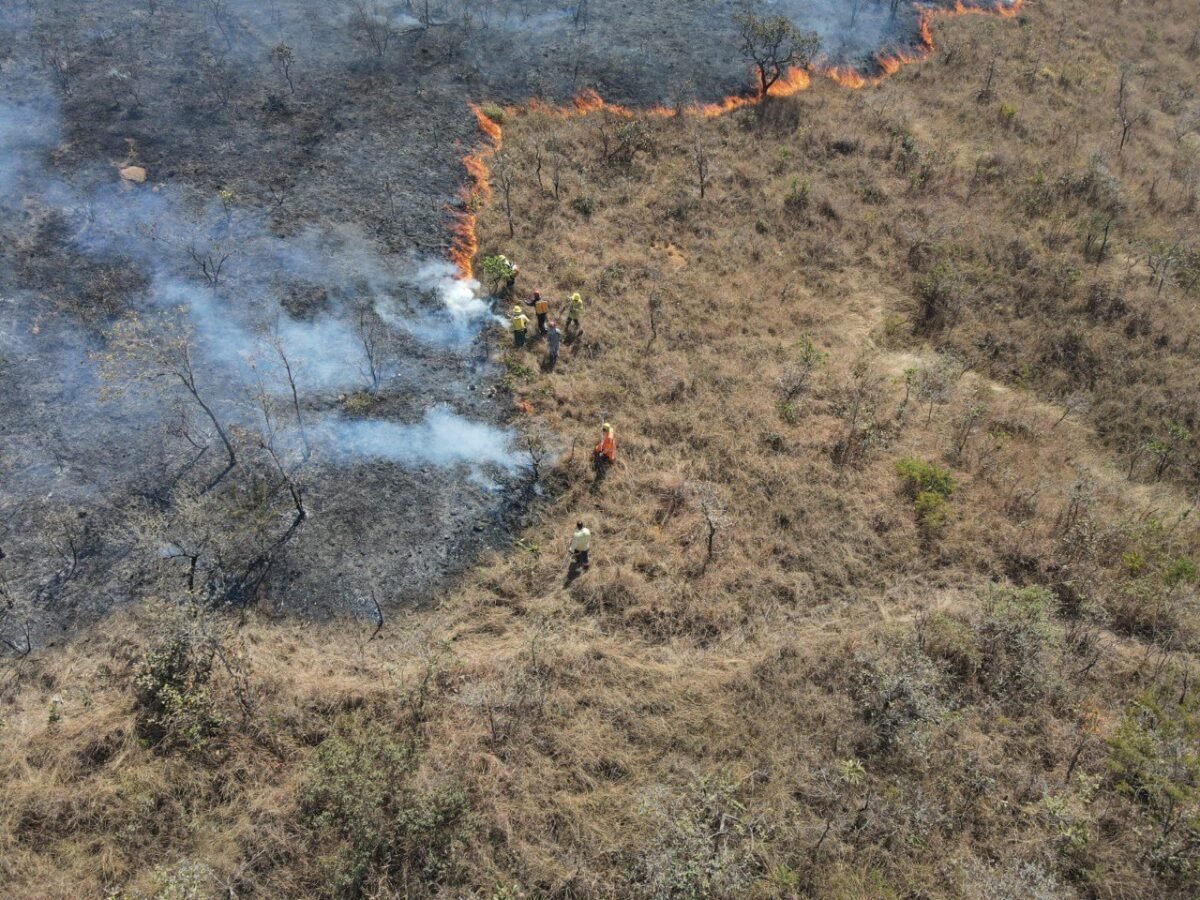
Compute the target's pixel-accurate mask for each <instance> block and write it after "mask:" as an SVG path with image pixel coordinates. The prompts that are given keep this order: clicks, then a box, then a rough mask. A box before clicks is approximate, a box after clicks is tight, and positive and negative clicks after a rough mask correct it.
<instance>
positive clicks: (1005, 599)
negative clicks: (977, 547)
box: [977, 587, 1061, 703]
mask: <svg viewBox="0 0 1200 900" xmlns="http://www.w3.org/2000/svg"><path fill="white" fill-rule="evenodd" d="M1053 604H1054V596H1053V595H1052V594H1051V593H1050V592H1049V591H1048V590H1046V589H1045V588H1039V587H1030V588H1019V589H1018V588H995V589H993V590H991V591H990V592H989V593H988V594H987V595H986V596H985V597H984V600H983V617H982V619H981V620H980V622H979V625H978V626H977V631H978V635H979V647H980V651H981V653H980V660H981V668H980V674H981V681H982V683H983V685H984V686H985V688H986V689H987V690H988V692H989V693H990V694H992V696H994V697H998V698H1003V699H1007V700H1012V701H1015V702H1018V703H1024V702H1029V701H1033V700H1036V699H1038V698H1041V697H1043V696H1045V695H1046V694H1048V693H1050V692H1051V691H1052V690H1053V689H1054V688H1055V683H1054V674H1053V673H1054V668H1053V654H1054V651H1055V650H1056V649H1057V648H1058V647H1059V644H1060V641H1061V638H1060V634H1059V630H1058V629H1057V628H1056V627H1055V625H1054V624H1053V623H1052V622H1051V621H1050V609H1051V608H1052V606H1053Z"/></svg>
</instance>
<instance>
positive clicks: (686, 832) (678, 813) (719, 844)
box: [630, 777, 764, 898]
mask: <svg viewBox="0 0 1200 900" xmlns="http://www.w3.org/2000/svg"><path fill="white" fill-rule="evenodd" d="M736 792H737V787H736V784H735V783H734V782H733V780H732V779H730V778H727V777H716V778H699V779H697V780H696V781H695V782H693V783H692V785H691V786H690V788H689V790H688V792H687V794H686V795H685V796H684V797H682V798H680V799H679V800H677V801H674V802H666V803H662V802H660V803H655V804H653V805H652V806H651V807H650V810H649V811H650V812H651V814H652V816H653V818H655V819H657V820H658V822H657V823H656V824H657V825H658V827H657V828H656V829H655V832H654V837H653V838H652V843H651V844H650V846H649V847H648V849H647V850H646V851H644V853H643V854H642V858H641V865H640V866H639V867H638V869H639V871H637V872H636V882H635V885H633V886H632V887H633V888H634V890H633V891H631V892H630V893H636V894H638V895H640V896H649V897H677V898H693V897H694V898H700V897H742V896H746V895H747V894H748V893H749V890H750V887H751V885H752V884H753V883H754V881H755V880H756V878H757V877H758V876H759V875H760V874H761V870H762V862H761V860H760V859H759V856H758V854H757V853H756V851H755V845H756V844H758V843H759V842H760V841H761V840H762V838H763V836H764V835H763V834H762V833H761V830H760V828H759V827H758V826H757V824H756V823H755V822H754V820H753V819H752V818H751V817H750V816H748V815H747V814H746V809H745V807H743V806H742V805H741V804H740V803H739V802H738V800H737V797H736Z"/></svg>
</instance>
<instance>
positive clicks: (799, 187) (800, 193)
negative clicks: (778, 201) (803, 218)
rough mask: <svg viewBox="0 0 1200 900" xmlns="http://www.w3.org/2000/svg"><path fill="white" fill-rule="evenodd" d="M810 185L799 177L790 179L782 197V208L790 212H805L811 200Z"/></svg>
mask: <svg viewBox="0 0 1200 900" xmlns="http://www.w3.org/2000/svg"><path fill="white" fill-rule="evenodd" d="M811 193H812V186H811V185H810V184H809V183H808V182H807V181H801V180H800V179H799V178H793V179H792V185H791V187H790V188H789V189H788V192H787V193H786V194H785V195H784V197H783V206H784V208H785V209H786V210H787V211H788V212H791V213H804V212H807V210H808V207H809V203H810V202H811V197H810V195H811Z"/></svg>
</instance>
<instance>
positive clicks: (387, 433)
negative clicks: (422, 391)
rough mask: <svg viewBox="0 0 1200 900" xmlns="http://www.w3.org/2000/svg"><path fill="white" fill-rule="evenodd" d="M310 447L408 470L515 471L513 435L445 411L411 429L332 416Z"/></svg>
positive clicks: (433, 412) (317, 431)
mask: <svg viewBox="0 0 1200 900" xmlns="http://www.w3.org/2000/svg"><path fill="white" fill-rule="evenodd" d="M312 440H313V444H314V446H316V447H319V448H320V449H321V450H322V452H323V453H325V454H327V455H328V456H330V457H331V458H334V459H336V458H339V457H349V458H354V457H363V456H367V457H372V458H374V459H386V460H390V461H392V462H396V463H400V464H402V465H406V466H420V465H435V466H445V467H449V466H458V465H466V466H469V467H471V468H472V469H474V470H478V469H480V468H481V467H487V466H492V467H496V468H500V469H504V470H509V471H511V470H513V469H516V468H517V467H518V465H519V461H518V459H517V457H516V455H515V454H514V452H513V451H512V449H511V446H512V440H513V433H512V432H511V431H509V430H507V429H500V428H495V427H493V426H491V425H488V424H487V423H484V422H476V421H472V420H471V419H467V418H464V417H463V416H461V415H459V414H458V413H456V412H454V411H453V410H452V409H450V408H449V407H446V406H437V407H434V408H433V409H430V410H427V411H426V413H425V418H424V419H422V420H421V421H420V422H416V423H414V424H411V425H407V424H402V423H398V422H387V421H382V420H377V419H365V420H364V419H346V418H342V417H330V418H327V419H324V420H322V421H320V422H318V423H317V424H316V426H315V428H314V433H313V437H312Z"/></svg>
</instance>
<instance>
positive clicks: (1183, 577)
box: [1163, 557, 1200, 587]
mask: <svg viewBox="0 0 1200 900" xmlns="http://www.w3.org/2000/svg"><path fill="white" fill-rule="evenodd" d="M1198 574H1200V573H1198V572H1197V570H1196V564H1195V563H1194V562H1192V561H1191V560H1190V559H1187V558H1186V557H1185V558H1181V559H1176V560H1172V561H1171V563H1170V565H1168V566H1167V571H1166V572H1164V573H1163V580H1164V581H1165V582H1166V583H1167V584H1168V585H1170V586H1171V587H1176V586H1177V585H1181V584H1194V583H1195V581H1196V576H1197V575H1198Z"/></svg>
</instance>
